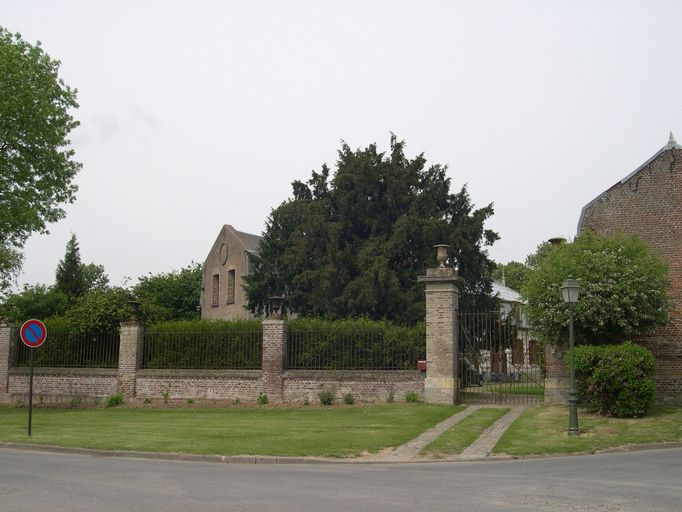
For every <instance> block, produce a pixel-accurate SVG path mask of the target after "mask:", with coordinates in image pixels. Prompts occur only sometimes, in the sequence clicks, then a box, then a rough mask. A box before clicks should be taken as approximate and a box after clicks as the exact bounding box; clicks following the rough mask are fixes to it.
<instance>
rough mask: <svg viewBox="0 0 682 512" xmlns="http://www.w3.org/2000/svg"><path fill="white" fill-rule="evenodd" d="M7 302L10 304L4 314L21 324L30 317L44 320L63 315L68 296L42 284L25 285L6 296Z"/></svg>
mask: <svg viewBox="0 0 682 512" xmlns="http://www.w3.org/2000/svg"><path fill="white" fill-rule="evenodd" d="M7 304H9V305H10V306H9V308H8V311H7V313H6V316H7V317H8V318H9V319H10V320H12V321H14V322H16V323H17V324H21V323H23V322H25V321H26V320H29V319H31V318H37V319H39V320H45V319H47V318H50V317H54V316H60V315H63V314H64V312H65V311H66V308H67V306H68V298H67V297H66V295H64V294H63V293H62V292H61V291H59V290H57V289H56V288H54V287H47V286H45V285H42V284H37V285H34V286H28V285H25V286H24V289H23V290H22V291H21V292H19V293H15V294H12V295H10V296H9V297H8V299H7Z"/></svg>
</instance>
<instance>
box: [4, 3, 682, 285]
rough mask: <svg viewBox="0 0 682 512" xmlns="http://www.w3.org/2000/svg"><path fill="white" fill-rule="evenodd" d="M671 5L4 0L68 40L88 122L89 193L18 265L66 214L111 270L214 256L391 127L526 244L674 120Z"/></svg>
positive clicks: (42, 254)
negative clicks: (343, 146) (216, 248)
mask: <svg viewBox="0 0 682 512" xmlns="http://www.w3.org/2000/svg"><path fill="white" fill-rule="evenodd" d="M680 19H682V2H680V1H669V2H666V1H645V0H642V1H639V2H632V1H630V2H628V1H623V0H619V1H613V2H606V1H603V2H602V1H584V2H580V1H570V2H569V1H548V0H538V1H519V0H517V1H513V2H512V1H500V2H494V1H478V2H474V1H468V2H455V1H448V2H446V1H442V2H439V1H412V2H400V1H396V0H390V1H362V2H361V1H358V2H353V1H349V0H344V1H339V2H331V1H278V2H274V1H273V2H246V1H242V2H208V1H192V2H190V1H186V2H172V1H167V0H166V1H160V2H151V1H146V2H125V1H121V0H117V1H110V2H93V1H82V2H76V1H74V2H64V1H45V2H34V1H27V0H21V1H18V0H17V1H7V0H5V1H3V3H2V5H1V6H0V25H2V26H4V27H5V28H7V29H9V30H11V31H14V32H16V31H18V32H21V34H22V35H23V37H24V38H25V39H26V40H28V41H30V42H35V41H36V40H40V41H41V42H42V43H43V47H44V49H45V50H46V51H47V53H48V54H50V55H51V56H52V57H54V58H58V59H59V60H61V62H62V66H61V76H62V77H63V79H64V80H65V82H66V83H67V84H69V85H71V86H72V87H75V88H77V89H78V100H79V103H80V108H79V109H78V110H77V111H76V112H75V116H76V118H77V119H79V120H80V121H81V126H80V127H79V128H78V129H77V130H76V131H74V132H73V134H72V142H73V146H74V149H75V150H76V156H77V159H78V160H79V161H81V162H82V163H83V170H82V171H81V173H80V174H79V175H78V178H77V183H78V186H79V191H78V194H77V200H76V202H75V203H74V204H73V205H70V206H68V207H67V217H66V218H65V219H64V220H62V221H61V222H59V223H57V224H54V225H51V226H50V234H49V235H34V236H33V237H32V238H31V239H30V240H29V242H28V243H27V245H26V248H25V257H26V259H25V264H24V271H23V274H22V275H21V277H20V279H19V282H20V283H26V282H28V283H36V282H42V283H47V284H50V283H52V282H53V281H54V271H55V267H56V265H57V263H58V261H59V259H60V258H61V257H62V256H63V254H64V248H65V245H66V242H67V240H68V238H69V236H70V233H72V232H73V233H75V234H76V235H77V237H78V241H79V243H80V248H81V256H82V258H83V261H84V262H85V263H89V262H95V263H98V264H102V265H104V267H105V268H106V271H107V272H108V274H109V275H110V277H111V280H112V282H113V283H114V284H118V283H121V282H122V280H123V278H124V277H125V276H128V277H131V278H132V283H131V284H134V283H135V282H136V278H137V276H139V275H142V274H146V273H149V272H152V273H158V272H166V271H169V270H171V269H177V268H180V267H182V266H185V265H187V264H188V263H189V262H190V261H192V260H195V261H203V260H204V258H205V257H206V255H207V253H208V250H209V249H210V247H211V245H212V244H213V241H214V240H215V237H216V236H217V234H218V231H219V230H220V227H221V226H222V225H223V224H232V225H233V226H234V227H235V228H237V229H238V230H241V231H247V232H251V233H261V232H262V230H263V229H264V227H265V221H266V217H267V216H268V214H269V212H270V210H271V209H272V208H273V207H276V206H277V205H279V204H280V203H281V202H282V201H283V200H285V199H286V198H287V197H289V196H290V194H291V186H290V183H291V182H292V181H293V180H295V179H303V180H305V179H308V178H309V177H310V173H311V171H312V170H313V169H319V168H320V167H321V165H322V164H323V163H324V162H327V163H328V164H330V165H333V164H334V163H335V161H336V157H337V155H336V151H337V150H338V149H339V147H340V140H341V139H343V140H345V141H346V142H347V143H348V144H349V145H350V146H351V147H352V148H358V147H365V146H367V145H368V144H370V143H372V142H377V143H378V145H379V147H380V148H383V149H387V147H388V143H389V138H390V132H394V133H395V134H396V135H397V136H398V137H399V138H401V139H404V140H405V141H406V143H407V147H406V152H407V154H408V156H410V157H412V156H414V155H415V154H418V153H421V152H424V153H425V156H426V158H427V159H428V161H429V162H432V163H442V164H447V165H448V166H449V170H448V175H449V176H450V177H451V178H452V185H453V190H458V189H459V188H460V187H461V186H462V185H463V184H467V185H468V189H469V192H470V194H471V197H472V200H473V202H474V203H475V204H476V205H477V206H484V205H486V204H488V203H490V202H493V203H494V206H495V215H494V216H493V218H492V219H491V220H490V222H489V223H488V227H490V228H492V229H494V230H496V231H497V232H499V234H500V235H501V237H502V238H501V240H499V241H498V242H497V243H495V245H494V246H493V247H492V248H490V250H489V253H490V255H491V257H492V258H494V259H495V260H496V261H500V262H507V261H509V260H520V261H523V260H524V259H525V257H526V255H527V254H528V253H530V252H532V251H533V250H534V249H535V247H536V246H537V245H538V244H539V243H540V242H541V241H543V240H546V239H547V238H550V237H553V236H564V237H571V236H573V235H574V234H575V229H576V225H577V222H578V217H579V214H580V210H581V208H582V206H583V205H584V204H585V203H587V202H589V201H590V200H592V199H593V198H594V197H595V196H597V195H598V194H599V193H601V192H602V191H603V190H605V189H607V188H608V187H610V186H611V185H613V184H614V183H616V182H617V181H618V180H620V179H621V178H623V177H624V176H626V175H627V174H629V173H630V172H631V171H632V170H634V169H635V168H637V167H638V166H639V165H640V164H642V163H643V162H644V161H646V160H647V159H648V158H649V157H650V156H651V155H652V154H654V153H655V152H656V151H657V150H658V149H659V148H660V147H661V146H663V145H665V144H666V143H667V141H668V133H669V131H670V130H672V131H673V132H674V133H675V134H677V135H678V140H679V139H682V100H681V98H682V66H681V65H680V64H682V62H681V61H682V59H681V57H680V51H681V50H682V31H681V30H680V24H679V23H680ZM434 263H435V260H434Z"/></svg>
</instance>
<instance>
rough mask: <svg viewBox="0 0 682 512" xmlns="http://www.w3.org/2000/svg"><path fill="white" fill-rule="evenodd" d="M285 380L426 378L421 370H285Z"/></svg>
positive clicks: (341, 380)
mask: <svg viewBox="0 0 682 512" xmlns="http://www.w3.org/2000/svg"><path fill="white" fill-rule="evenodd" d="M283 378H285V379H319V380H322V379H324V380H338V381H340V382H343V381H349V380H356V381H357V380H362V381H380V380H387V379H390V380H409V379H422V378H424V375H423V372H421V371H419V370H285V371H284V374H283Z"/></svg>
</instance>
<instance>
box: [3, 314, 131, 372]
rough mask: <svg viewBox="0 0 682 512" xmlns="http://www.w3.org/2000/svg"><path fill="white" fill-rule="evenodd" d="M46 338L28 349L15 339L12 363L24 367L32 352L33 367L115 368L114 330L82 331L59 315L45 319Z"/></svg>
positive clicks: (117, 337) (116, 352)
mask: <svg viewBox="0 0 682 512" xmlns="http://www.w3.org/2000/svg"><path fill="white" fill-rule="evenodd" d="M45 327H47V339H46V340H45V343H43V345H42V346H40V347H38V348H35V349H30V348H28V347H26V346H25V345H24V344H23V343H22V342H21V341H18V342H17V354H16V365H17V366H28V365H29V361H30V352H31V351H33V352H34V354H33V355H34V361H33V364H34V366H36V367H52V368H116V367H117V366H118V347H119V336H118V333H115V332H114V333H107V332H100V333H83V332H79V331H76V330H74V329H73V328H71V326H70V324H69V322H68V321H67V320H66V319H65V318H63V317H52V318H48V319H46V320H45Z"/></svg>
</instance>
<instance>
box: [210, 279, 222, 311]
mask: <svg viewBox="0 0 682 512" xmlns="http://www.w3.org/2000/svg"><path fill="white" fill-rule="evenodd" d="M212 295H213V297H211V306H212V307H214V308H216V307H218V303H219V298H220V275H219V274H213V290H212Z"/></svg>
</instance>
